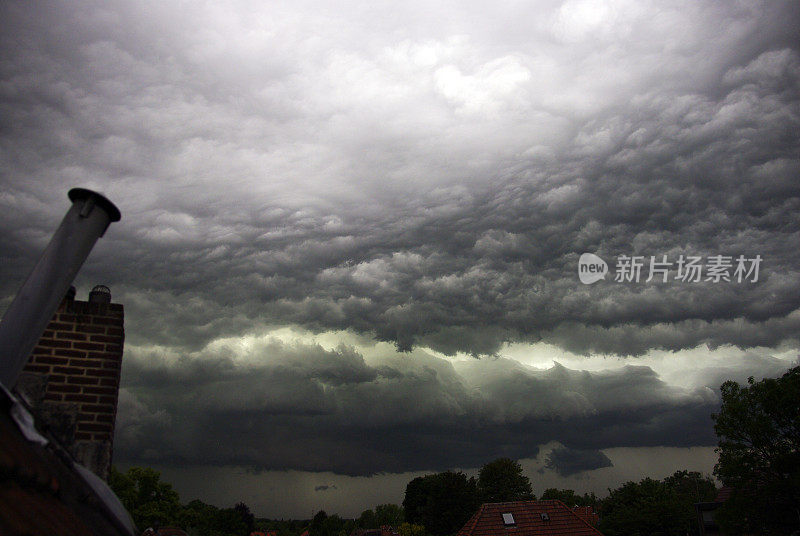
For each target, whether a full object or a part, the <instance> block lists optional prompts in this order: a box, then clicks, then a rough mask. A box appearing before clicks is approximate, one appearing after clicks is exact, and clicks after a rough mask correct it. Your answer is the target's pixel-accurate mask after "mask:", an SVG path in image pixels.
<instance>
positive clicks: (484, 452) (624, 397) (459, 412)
mask: <svg viewBox="0 0 800 536" xmlns="http://www.w3.org/2000/svg"><path fill="white" fill-rule="evenodd" d="M124 382H125V384H126V385H127V388H126V391H125V395H124V396H123V398H122V399H121V403H120V410H119V411H120V425H119V426H118V430H117V443H116V444H117V445H119V447H118V448H117V449H116V450H115V455H117V456H120V458H122V459H125V460H128V461H130V462H131V463H134V462H147V463H153V464H175V463H177V464H189V465H237V466H246V467H252V468H254V469H257V470H276V469H277V470H280V469H296V470H306V471H323V470H331V471H334V472H336V473H340V474H348V475H370V474H375V473H378V472H398V473H399V472H407V471H419V470H440V469H445V468H453V467H477V466H480V465H482V464H483V463H486V462H487V461H490V460H491V459H493V458H495V457H498V456H510V457H512V458H535V457H536V456H538V454H539V449H538V445H541V444H544V443H547V442H549V441H558V442H560V443H562V444H564V445H569V446H570V450H569V453H572V449H574V450H575V452H578V453H581V456H579V457H578V458H576V461H575V462H574V463H577V464H579V465H581V464H583V465H581V467H583V466H584V465H585V467H586V468H587V469H588V468H590V467H589V465H591V463H595V465H596V464H597V463H600V462H599V461H598V460H599V458H596V457H594V458H593V457H592V456H590V455H589V454H586V453H587V452H590V451H595V450H597V449H602V448H610V447H621V446H629V447H630V446H652V445H667V446H693V445H699V444H701V445H710V444H713V443H714V437H713V433H711V431H710V420H709V415H710V413H711V412H712V411H713V410H714V408H715V407H716V404H717V403H718V402H717V395H716V394H715V393H714V392H713V391H712V390H711V389H708V388H707V387H704V388H699V389H692V390H686V389H679V388H675V387H670V386H669V385H667V384H666V383H664V382H663V381H662V380H660V379H659V377H658V375H657V374H656V373H655V372H653V370H652V369H650V368H648V367H632V366H628V367H624V368H623V369H620V370H616V371H608V372H597V373H590V372H585V371H577V370H571V369H567V368H565V367H563V366H561V365H556V366H554V367H552V368H550V369H547V370H536V369H531V368H529V367H525V366H523V365H521V364H520V363H518V362H516V361H512V360H509V359H493V360H481V361H478V360H476V361H464V362H456V363H453V362H450V361H447V360H444V359H441V358H437V357H433V356H431V355H429V354H427V353H425V352H422V351H419V350H417V351H414V352H412V356H411V359H409V358H408V357H403V356H402V355H401V354H394V355H387V356H384V357H383V358H380V359H378V361H376V362H375V363H373V364H371V365H370V364H367V362H366V361H365V360H364V358H363V357H362V356H361V355H360V354H359V353H358V352H357V351H355V350H354V349H353V348H349V347H344V346H342V347H339V348H336V349H332V350H326V349H324V348H322V347H320V346H318V345H309V344H301V343H285V342H280V341H278V340H276V339H271V338H262V339H255V340H253V341H251V342H250V343H248V345H247V347H246V348H245V349H242V348H239V349H235V348H232V347H230V346H227V345H225V344H220V345H212V346H211V347H208V348H206V349H204V350H202V351H200V352H198V353H197V354H193V355H190V356H186V357H184V358H179V359H175V360H172V359H167V358H165V359H162V360H160V361H159V360H158V358H157V355H155V354H153V353H152V352H151V353H147V352H142V353H139V352H136V353H135V354H134V355H133V356H130V357H129V360H128V362H127V363H126V368H125V372H124ZM189 385H191V386H192V387H191V388H186V387H185V386H189ZM562 450H563V452H562V451H558V452H556V453H555V454H553V453H551V454H550V458H549V459H550V461H551V463H552V464H553V467H554V468H555V469H556V470H557V471H559V472H560V473H561V474H565V475H566V474H571V472H577V470H578V469H576V467H577V466H567V465H565V463H566V462H564V459H566V457H565V454H568V452H567V451H566V450H564V449H562ZM562 454H563V455H564V456H562ZM584 454H585V455H584ZM600 466H602V465H596V467H600Z"/></svg>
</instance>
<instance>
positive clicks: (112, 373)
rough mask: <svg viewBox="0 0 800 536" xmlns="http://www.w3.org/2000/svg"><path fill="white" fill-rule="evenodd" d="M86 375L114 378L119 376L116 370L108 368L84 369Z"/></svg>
mask: <svg viewBox="0 0 800 536" xmlns="http://www.w3.org/2000/svg"><path fill="white" fill-rule="evenodd" d="M86 375H87V376H93V377H100V376H103V377H106V378H116V377H117V376H119V372H118V371H116V370H108V369H86Z"/></svg>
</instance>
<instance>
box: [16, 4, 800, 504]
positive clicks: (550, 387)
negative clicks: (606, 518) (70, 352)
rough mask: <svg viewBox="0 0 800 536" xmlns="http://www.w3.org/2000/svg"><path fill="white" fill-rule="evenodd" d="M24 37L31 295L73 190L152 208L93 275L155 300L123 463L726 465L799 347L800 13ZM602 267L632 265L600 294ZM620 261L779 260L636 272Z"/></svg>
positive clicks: (240, 23) (364, 470)
mask: <svg viewBox="0 0 800 536" xmlns="http://www.w3.org/2000/svg"><path fill="white" fill-rule="evenodd" d="M0 25H2V32H1V34H0V45H1V46H2V51H1V54H2V56H0V180H2V191H0V257H1V258H0V293H1V294H0V298H2V304H3V305H4V306H6V305H7V304H8V303H9V302H10V300H11V298H12V297H13V294H14V292H15V291H16V290H17V288H18V287H19V285H20V284H21V282H22V280H23V279H24V277H25V275H26V273H27V271H28V270H30V267H31V266H32V265H33V263H34V262H35V259H36V258H37V256H38V254H39V253H40V252H41V250H42V249H43V247H44V245H45V244H46V242H47V240H48V239H49V236H50V235H51V233H52V231H53V230H54V229H55V226H56V225H57V224H58V221H59V219H60V218H61V216H62V215H63V213H64V211H65V210H66V208H67V202H66V191H67V190H68V189H69V188H70V187H73V186H84V187H89V188H94V189H97V190H100V191H103V192H104V193H105V194H106V195H107V196H108V197H109V198H110V199H111V200H112V201H114V202H115V203H117V204H118V206H119V207H120V209H121V211H122V213H123V219H122V221H121V222H120V223H118V224H115V225H114V226H113V227H112V228H111V229H110V230H109V232H108V233H107V235H106V237H104V238H103V239H102V240H101V241H100V243H99V244H98V246H97V247H96V248H95V251H94V252H93V253H92V256H91V257H90V259H89V261H88V262H87V264H86V266H85V267H84V269H83V271H82V272H81V275H80V276H79V279H78V280H77V281H76V284H77V285H78V286H79V287H80V290H79V292H83V293H85V291H87V290H88V289H89V288H90V287H91V286H92V285H94V284H96V283H99V282H102V283H104V284H107V285H108V286H110V287H111V288H112V292H113V293H114V299H115V301H118V302H121V303H123V304H124V305H125V310H126V331H127V340H126V350H125V352H126V354H125V355H126V357H125V365H124V370H123V389H122V392H121V399H120V415H119V420H118V426H117V428H118V430H117V438H116V443H115V456H116V458H115V459H116V461H117V462H118V463H123V464H124V463H149V464H154V465H160V466H166V467H172V466H174V467H192V468H193V470H196V471H200V473H201V474H202V471H203V468H209V471H211V470H212V469H213V468H219V467H238V468H246V469H247V470H256V471H284V470H290V471H296V472H297V473H289V474H290V475H292V474H297V475H305V474H306V473H308V472H311V473H318V472H322V471H326V472H330V473H333V474H334V475H352V476H368V475H374V474H376V473H400V474H402V473H407V472H410V471H424V470H440V469H444V468H448V467H463V468H474V467H479V466H480V465H481V464H483V463H485V462H486V461H489V460H491V459H492V458H494V457H497V456H500V455H507V456H512V457H515V458H523V459H530V460H539V462H540V463H541V464H542V467H543V469H542V470H544V471H550V472H554V473H555V474H557V475H560V476H564V477H566V476H569V475H575V474H582V473H584V472H585V471H592V470H604V471H607V470H609V469H608V468H609V467H611V466H612V463H611V460H610V459H609V457H608V456H606V454H604V452H606V451H607V449H615V448H617V449H619V448H630V449H639V448H655V447H680V448H684V447H686V448H688V447H708V446H710V445H713V444H714V443H715V438H714V435H713V431H712V430H711V423H710V420H709V414H710V413H711V412H712V411H714V409H715V408H716V407H717V404H718V398H717V395H716V392H715V389H716V388H718V386H719V383H720V382H721V381H722V380H724V379H726V378H734V379H742V378H744V377H746V376H748V375H750V374H754V375H756V376H764V375H774V374H777V373H779V372H780V371H781V370H784V369H785V368H787V367H788V366H791V364H792V362H793V361H794V360H795V359H796V356H797V347H798V338H797V333H798V329H799V328H800V311H799V310H798V308H799V307H800V290H799V289H800V271H799V269H798V266H800V248H798V244H800V224H799V223H798V222H799V221H800V220H799V219H798V218H797V214H798V209H800V180H799V178H800V161H799V160H798V154H799V151H798V148H799V144H798V132H800V90H799V89H798V83H799V82H800V51H798V47H797V43H798V42H800V39H799V38H800V35H798V33H799V32H798V28H800V8H798V5H797V3H796V2H778V1H769V2H767V1H764V2H756V1H753V2H748V1H741V2H727V1H724V2H723V1H720V2H710V1H704V2H661V1H659V2H639V1H637V2H625V1H621V2H608V3H600V2H591V1H567V2H556V1H552V2H548V1H546V2H537V3H526V2H489V3H481V2H472V3H467V4H462V3H449V2H445V3H439V4H437V5H436V6H432V5H429V4H428V3H425V2H400V3H398V2H392V3H374V2H370V3H358V2H343V3H337V4H336V7H332V6H330V5H326V4H325V3H317V2H313V1H308V2H274V3H268V4H264V3H260V2H245V1H243V2H221V3H214V4H206V5H200V4H196V3H175V2H147V1H144V2H141V1H140V2H122V1H116V2H114V1H112V2H90V1H75V2H20V1H10V2H4V3H3V5H2V7H0ZM584 252H591V253H595V254H597V255H599V256H600V257H602V258H604V259H605V260H606V261H608V262H609V264H610V265H611V270H612V274H610V277H607V278H606V279H605V280H603V281H600V282H597V283H595V284H593V285H584V284H582V283H581V282H580V281H579V280H578V276H577V266H578V257H579V256H580V255H581V254H582V253H584ZM620 255H641V256H644V257H645V259H649V258H650V256H651V255H653V256H658V257H660V256H663V255H667V256H668V257H669V259H670V260H677V259H678V258H679V256H681V255H684V256H689V255H696V256H701V257H703V258H704V259H705V258H707V257H709V256H714V255H730V256H734V257H737V256H739V255H744V256H745V257H747V258H753V257H755V256H756V255H760V256H761V258H762V259H763V260H762V263H761V266H760V273H759V278H758V281H756V282H752V281H745V282H742V283H738V282H735V281H733V282H724V281H723V282H713V281H700V282H685V281H676V280H674V278H672V277H671V280H670V281H669V282H667V283H659V282H655V281H651V282H644V281H640V282H638V283H635V282H629V283H621V282H616V281H614V277H613V275H614V274H613V270H614V261H615V259H616V258H617V257H619V256H620ZM671 275H674V274H671ZM548 444H549V445H550V447H548V448H547V449H545V450H546V452H545V450H542V446H543V445H548ZM553 445H556V446H555V447H553ZM645 473H647V468H646V467H645V468H644V469H643V470H642V474H645ZM586 474H589V473H586ZM531 476H532V477H533V476H534V475H533V474H532V475H531ZM654 476H663V475H654ZM298 478H300V477H298ZM364 482H365V483H364V484H363V486H366V487H369V485H370V484H369V479H366V480H365V481H364ZM598 485H599V484H598ZM326 486H327V487H326ZM313 487H315V488H319V489H318V490H317V492H318V493H323V492H324V493H328V492H329V491H328V490H338V489H339V488H338V487H336V486H335V484H334V483H332V482H325V483H319V482H318V483H316V485H315V486H313ZM343 492H344V491H343ZM231 493H232V494H235V492H231ZM232 496H233V495H232ZM232 500H233V499H232ZM305 502H308V501H305ZM305 502H304V503H303V507H302V508H305ZM364 506H365V507H366V506H371V505H370V504H365V505H364ZM287 508H288V507H287ZM297 508H298V511H303V512H305V510H302V509H301V508H300V507H299V506H298V507H297ZM353 508H355V506H353Z"/></svg>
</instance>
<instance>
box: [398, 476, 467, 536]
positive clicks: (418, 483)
mask: <svg viewBox="0 0 800 536" xmlns="http://www.w3.org/2000/svg"><path fill="white" fill-rule="evenodd" d="M479 504H480V502H479V500H478V489H477V484H476V482H475V479H474V478H469V479H467V476H466V475H465V474H464V473H462V472H458V473H454V472H452V471H446V472H444V473H436V474H433V475H425V476H422V477H417V478H415V479H414V480H412V481H411V482H409V483H408V485H407V486H406V494H405V498H404V499H403V509H404V510H405V512H406V520H407V521H408V522H409V523H411V524H417V525H423V526H424V527H425V529H426V530H427V532H429V533H431V534H433V535H435V536H446V535H448V534H454V533H456V532H457V531H458V530H459V529H460V528H461V527H462V526H463V525H464V523H466V522H467V520H468V519H469V518H470V517H471V516H472V514H474V513H475V511H476V510H477V508H478V506H479Z"/></svg>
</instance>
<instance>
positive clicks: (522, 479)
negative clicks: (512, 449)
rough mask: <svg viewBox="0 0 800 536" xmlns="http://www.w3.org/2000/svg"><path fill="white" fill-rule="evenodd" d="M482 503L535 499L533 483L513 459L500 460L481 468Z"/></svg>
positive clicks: (479, 477) (479, 475)
mask: <svg viewBox="0 0 800 536" xmlns="http://www.w3.org/2000/svg"><path fill="white" fill-rule="evenodd" d="M478 494H479V496H480V499H481V502H506V501H523V500H527V499H533V498H534V495H533V490H532V489H531V481H530V480H528V477H527V476H525V475H524V474H522V466H521V465H520V464H519V462H516V461H514V460H512V459H511V458H498V459H496V460H494V461H493V462H489V463H487V464H486V465H484V466H483V467H481V471H480V473H478Z"/></svg>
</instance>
